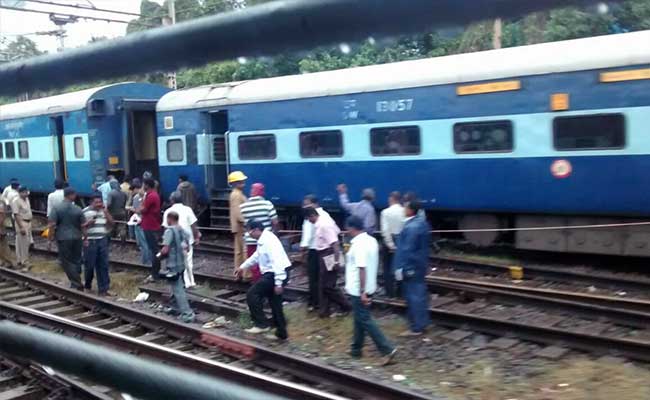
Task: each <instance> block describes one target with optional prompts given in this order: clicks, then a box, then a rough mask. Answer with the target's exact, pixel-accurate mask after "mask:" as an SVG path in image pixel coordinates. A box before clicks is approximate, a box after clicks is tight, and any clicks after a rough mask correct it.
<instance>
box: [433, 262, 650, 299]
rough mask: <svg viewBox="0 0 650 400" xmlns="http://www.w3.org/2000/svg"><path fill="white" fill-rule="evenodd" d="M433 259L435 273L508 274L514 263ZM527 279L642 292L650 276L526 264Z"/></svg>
mask: <svg viewBox="0 0 650 400" xmlns="http://www.w3.org/2000/svg"><path fill="white" fill-rule="evenodd" d="M431 262H432V264H433V266H434V267H436V268H437V273H436V275H440V274H442V273H444V271H445V270H449V271H460V272H467V273H471V274H476V275H479V276H480V275H484V276H495V277H496V276H509V275H510V272H511V268H512V267H513V266H512V265H507V264H500V263H492V262H484V261H475V260H470V259H466V258H461V257H441V256H431ZM520 267H521V268H522V272H523V276H524V279H526V280H533V279H537V280H539V281H540V282H546V283H564V284H570V285H576V284H581V285H583V287H587V286H598V287H601V288H613V289H614V290H617V291H621V290H629V291H638V292H642V293H649V292H650V278H648V277H646V276H643V275H640V274H629V273H616V272H612V271H602V270H591V269H586V268H572V267H556V266H540V265H524V266H520Z"/></svg>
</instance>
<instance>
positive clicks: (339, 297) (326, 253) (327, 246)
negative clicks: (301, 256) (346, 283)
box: [305, 208, 351, 318]
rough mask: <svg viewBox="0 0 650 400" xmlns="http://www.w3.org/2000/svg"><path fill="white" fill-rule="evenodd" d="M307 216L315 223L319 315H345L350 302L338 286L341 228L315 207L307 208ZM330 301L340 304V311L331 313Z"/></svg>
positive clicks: (323, 316)
mask: <svg viewBox="0 0 650 400" xmlns="http://www.w3.org/2000/svg"><path fill="white" fill-rule="evenodd" d="M305 217H306V218H307V219H309V221H310V222H311V223H312V224H314V228H315V229H314V246H315V247H316V251H317V252H318V262H319V266H320V270H319V281H318V284H319V293H320V298H319V313H318V314H319V316H320V317H321V318H327V317H330V316H339V315H344V314H346V313H348V312H350V309H351V307H350V303H348V301H347V300H346V298H345V296H344V295H343V293H342V292H341V290H340V289H339V288H337V287H336V281H337V279H338V271H339V270H340V269H341V264H342V263H341V261H342V260H341V257H342V255H341V247H340V245H339V237H338V235H339V233H341V230H340V229H339V227H338V226H336V223H335V222H334V220H333V219H332V218H331V217H330V216H329V215H320V214H318V211H316V209H314V208H306V209H305ZM330 302H332V303H336V304H337V305H338V306H339V310H340V312H337V313H335V314H332V315H330Z"/></svg>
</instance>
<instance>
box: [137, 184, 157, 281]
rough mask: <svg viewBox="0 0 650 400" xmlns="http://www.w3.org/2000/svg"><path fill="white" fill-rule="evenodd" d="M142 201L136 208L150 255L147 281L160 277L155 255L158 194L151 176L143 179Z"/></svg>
mask: <svg viewBox="0 0 650 400" xmlns="http://www.w3.org/2000/svg"><path fill="white" fill-rule="evenodd" d="M144 190H145V195H144V201H143V202H142V205H141V206H140V207H139V208H138V209H137V210H136V212H138V213H139V214H140V215H141V218H142V221H141V222H140V228H142V231H143V232H144V237H145V240H146V241H147V247H148V248H149V252H150V254H151V255H152V257H151V276H150V277H149V278H148V280H149V281H158V280H159V279H160V276H159V273H160V259H159V258H158V257H155V255H156V254H158V242H159V241H160V196H159V195H158V191H156V181H155V180H153V179H152V178H148V179H145V180H144Z"/></svg>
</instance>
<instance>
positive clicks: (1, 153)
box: [0, 143, 5, 160]
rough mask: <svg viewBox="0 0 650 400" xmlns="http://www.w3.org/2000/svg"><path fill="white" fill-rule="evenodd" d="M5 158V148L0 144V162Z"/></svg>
mask: <svg viewBox="0 0 650 400" xmlns="http://www.w3.org/2000/svg"><path fill="white" fill-rule="evenodd" d="M3 158H5V148H4V147H3V146H2V143H0V160H2V159H3Z"/></svg>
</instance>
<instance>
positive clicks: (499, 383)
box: [30, 258, 650, 400]
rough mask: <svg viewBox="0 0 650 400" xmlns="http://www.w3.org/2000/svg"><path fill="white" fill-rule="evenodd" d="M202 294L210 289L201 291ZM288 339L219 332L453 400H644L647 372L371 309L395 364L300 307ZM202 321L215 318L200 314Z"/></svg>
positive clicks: (121, 282)
mask: <svg viewBox="0 0 650 400" xmlns="http://www.w3.org/2000/svg"><path fill="white" fill-rule="evenodd" d="M30 273H32V274H34V275H36V276H39V277H42V278H45V279H50V280H54V281H57V282H60V283H61V284H66V285H67V280H66V278H65V275H64V274H63V271H62V270H61V269H60V267H59V266H58V264H57V263H56V261H53V260H51V259H45V258H37V259H35V262H34V266H33V267H32V269H31V271H30ZM144 277H145V276H144V275H143V274H137V273H134V272H112V273H111V291H112V292H114V293H115V294H116V295H117V297H116V298H115V300H117V301H120V302H130V301H131V300H132V299H133V298H134V297H135V296H136V295H137V293H138V285H139V284H141V282H142V280H143V279H144ZM201 293H202V294H208V293H209V290H208V289H206V288H202V289H201ZM285 312H286V315H287V319H288V321H289V334H290V340H289V341H288V342H287V343H282V344H277V343H274V342H272V341H269V340H267V339H265V338H263V337H252V336H249V335H246V334H245V333H244V332H243V329H244V328H246V327H248V326H250V318H248V316H247V315H246V314H244V315H242V316H241V317H240V318H239V319H238V320H236V321H232V323H230V324H228V325H227V327H225V328H224V329H225V330H226V331H227V332H228V333H229V334H233V335H236V336H241V337H245V338H246V339H248V340H256V341H259V342H262V343H264V344H265V345H268V346H272V347H274V348H276V349H277V350H281V351H289V352H292V353H294V354H297V355H300V356H304V357H310V358H319V359H320V360H322V361H323V362H325V363H328V364H330V365H332V366H336V367H338V368H341V369H345V370H350V371H355V372H358V373H363V374H366V375H368V376H369V377H371V378H373V379H378V380H382V381H384V382H395V383H396V382H399V383H400V384H402V385H406V386H409V387H412V388H413V389H417V390H421V391H423V392H426V393H431V394H435V395H438V396H442V397H443V398H448V399H452V400H461V399H463V400H465V399H468V400H583V399H584V400H612V399H615V400H648V399H650V384H648V382H650V368H649V366H648V365H645V364H636V363H630V362H627V361H626V360H621V359H618V358H614V357H601V358H598V357H596V356H591V355H586V354H582V353H575V352H570V353H568V354H567V355H565V356H564V357H562V358H561V359H559V360H548V359H544V358H540V357H536V356H535V355H534V352H535V351H536V350H539V349H540V348H541V347H539V346H537V345H534V344H530V343H526V342H522V343H520V344H519V345H517V346H515V347H513V348H511V349H508V350H498V349H495V348H491V347H490V346H489V344H488V343H489V341H490V340H491V338H486V337H484V336H483V335H479V334H473V335H471V336H469V337H467V338H465V339H463V340H460V341H454V340H450V339H448V338H447V337H445V335H446V334H447V333H449V330H448V329H446V328H443V327H438V326H434V327H432V328H431V329H430V330H429V331H428V332H427V334H426V335H424V336H423V337H419V338H415V339H401V338H398V337H397V335H398V334H399V333H400V332H401V331H403V330H404V329H405V328H406V324H405V322H404V319H403V318H402V317H401V316H398V315H393V314H390V313H387V312H385V311H381V310H375V317H376V320H377V322H378V324H379V325H380V327H381V329H382V330H383V332H384V333H385V335H386V336H387V337H388V338H389V339H390V340H391V341H392V342H393V343H394V344H395V345H397V346H398V348H399V353H398V357H397V358H396V361H397V362H396V363H395V364H393V365H390V366H387V367H380V366H378V363H379V358H380V357H379V354H378V352H377V351H376V349H375V347H374V345H373V344H372V342H371V341H370V339H369V338H367V339H366V347H365V349H364V358H362V359H361V360H354V359H351V358H350V357H349V356H348V355H347V351H348V350H349V344H350V341H351V338H352V318H351V317H346V318H335V319H324V320H323V319H319V318H318V317H317V315H316V314H314V313H310V312H308V311H307V308H306V306H305V305H304V304H302V303H293V304H288V305H287V306H286V307H285ZM200 317H201V318H200V319H201V320H202V321H205V320H208V319H213V318H215V317H217V316H216V315H205V314H203V315H201V316H200Z"/></svg>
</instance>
